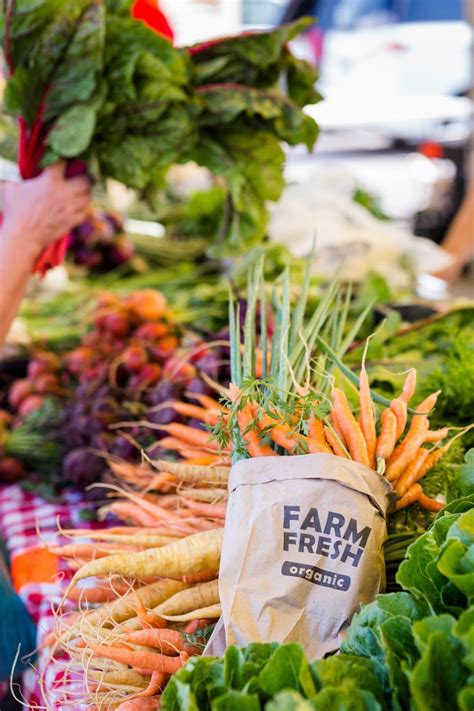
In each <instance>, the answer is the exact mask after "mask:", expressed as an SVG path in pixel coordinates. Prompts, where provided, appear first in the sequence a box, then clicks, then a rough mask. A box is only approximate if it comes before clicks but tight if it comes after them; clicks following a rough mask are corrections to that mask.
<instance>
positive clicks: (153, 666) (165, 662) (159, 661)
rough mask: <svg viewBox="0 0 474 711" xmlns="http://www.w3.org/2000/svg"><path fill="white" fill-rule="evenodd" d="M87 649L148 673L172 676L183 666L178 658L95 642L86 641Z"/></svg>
mask: <svg viewBox="0 0 474 711" xmlns="http://www.w3.org/2000/svg"><path fill="white" fill-rule="evenodd" d="M87 648H88V649H91V650H92V651H93V652H94V654H96V655H97V656H99V657H105V659H112V660H113V661H115V662H120V663H121V664H129V665H130V666H132V667H140V668H141V669H149V670H150V671H152V672H153V671H158V672H166V673H167V674H174V673H175V672H177V671H178V669H181V667H182V666H183V663H184V662H183V660H182V659H181V658H180V657H168V656H165V655H163V654H158V653H154V652H133V651H131V650H129V649H122V648H121V647H116V646H108V645H105V644H96V643H95V642H91V641H87Z"/></svg>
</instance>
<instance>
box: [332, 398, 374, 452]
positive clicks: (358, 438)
mask: <svg viewBox="0 0 474 711" xmlns="http://www.w3.org/2000/svg"><path fill="white" fill-rule="evenodd" d="M331 397H332V403H333V407H332V413H333V414H334V418H335V420H336V421H337V423H338V425H339V427H340V429H341V432H342V434H343V435H344V438H345V440H346V442H347V447H348V449H349V452H350V455H351V457H352V459H354V460H355V461H356V462H359V463H360V464H365V465H366V466H369V455H368V453H367V445H366V443H365V439H364V436H363V434H362V430H361V428H360V427H359V424H358V422H357V421H356V419H355V417H354V415H353V414H352V410H351V408H350V405H349V402H348V401H347V397H346V395H345V393H344V392H343V391H342V390H341V389H340V388H333V391H332V393H331Z"/></svg>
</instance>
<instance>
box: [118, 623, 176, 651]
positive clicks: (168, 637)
mask: <svg viewBox="0 0 474 711" xmlns="http://www.w3.org/2000/svg"><path fill="white" fill-rule="evenodd" d="M125 640H126V641H127V642H131V643H132V644H141V645H144V646H146V647H156V649H159V650H160V652H161V653H162V654H171V655H172V654H178V653H179V652H181V651H182V650H183V649H184V644H185V642H184V637H183V635H182V634H181V632H177V631H176V630H168V629H148V630H138V631H137V632H130V633H129V634H127V635H125Z"/></svg>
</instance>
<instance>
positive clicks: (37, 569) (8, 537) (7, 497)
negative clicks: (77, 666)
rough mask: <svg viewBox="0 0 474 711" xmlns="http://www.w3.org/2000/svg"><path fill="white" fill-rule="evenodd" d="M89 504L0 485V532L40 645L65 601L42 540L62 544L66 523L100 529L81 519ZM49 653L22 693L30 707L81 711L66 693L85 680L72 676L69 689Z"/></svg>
mask: <svg viewBox="0 0 474 711" xmlns="http://www.w3.org/2000/svg"><path fill="white" fill-rule="evenodd" d="M85 508H87V504H86V503H85V502H84V501H83V499H82V498H81V496H80V494H78V493H73V492H71V493H68V494H66V495H65V497H64V502H63V503H61V504H55V503H49V502H47V501H45V500H44V499H42V498H40V497H38V496H34V495H32V494H30V493H26V492H24V491H23V490H22V489H21V488H20V487H19V486H4V487H0V536H1V537H2V538H3V540H4V542H5V544H6V546H7V549H8V552H9V555H10V561H11V568H12V577H13V581H14V584H15V588H16V590H17V592H18V594H19V596H20V597H21V599H22V600H23V602H24V603H25V605H26V607H27V609H28V611H29V613H30V615H31V616H32V617H33V619H34V621H35V623H36V624H37V641H38V646H39V645H40V644H41V642H42V640H43V639H44V637H45V636H46V634H48V632H49V631H51V629H52V627H53V624H54V615H53V612H52V607H53V606H54V605H57V604H58V603H59V602H60V599H61V590H60V586H59V585H58V582H57V578H58V573H60V572H61V571H60V570H59V569H58V567H57V563H56V562H55V560H54V559H53V558H52V557H51V556H49V557H47V556H48V554H47V553H46V552H45V551H44V546H43V543H44V542H47V543H53V542H56V543H57V541H58V539H57V536H55V533H56V532H57V530H58V523H60V525H61V526H62V527H72V526H75V527H77V528H95V527H97V524H91V523H90V522H88V521H86V520H84V518H83V517H82V513H81V512H82V511H84V509H85ZM49 657H50V652H49V651H48V650H44V651H43V652H41V653H40V656H39V660H38V661H37V662H36V668H35V669H33V668H32V669H31V670H28V671H26V672H25V673H24V674H23V680H22V685H21V693H22V698H23V699H24V703H25V705H26V707H27V708H29V709H34V708H36V707H40V708H43V709H44V708H45V706H46V703H47V708H48V709H54V710H55V711H56V710H58V711H60V710H61V711H62V710H63V709H64V711H66V709H68V710H69V711H71V710H72V709H74V711H76V710H77V711H80V709H81V706H80V705H79V704H78V703H77V697H76V701H74V695H72V697H71V701H70V702H68V701H67V699H66V696H65V694H67V692H68V691H70V692H71V693H72V694H73V692H74V690H75V689H74V686H76V690H79V688H78V687H79V685H80V684H81V680H80V679H76V680H74V679H71V678H69V679H68V682H67V687H66V685H65V683H64V676H65V673H66V672H65V669H64V666H63V665H62V661H61V660H60V659H59V660H56V661H54V662H52V661H51V660H50V659H49ZM42 689H43V693H42ZM17 693H18V690H17ZM1 696H2V690H1V689H0V698H1ZM45 702H46V703H45ZM0 708H1V706H0Z"/></svg>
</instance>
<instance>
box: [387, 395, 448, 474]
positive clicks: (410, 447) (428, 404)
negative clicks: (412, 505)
mask: <svg viewBox="0 0 474 711" xmlns="http://www.w3.org/2000/svg"><path fill="white" fill-rule="evenodd" d="M438 395H439V393H433V394H432V395H429V396H428V397H427V398H426V399H425V400H423V402H422V403H421V404H420V405H418V407H417V408H416V411H415V412H416V414H415V415H413V417H412V420H411V424H410V428H409V430H408V432H407V435H406V437H405V439H404V440H403V441H402V442H401V443H400V444H399V445H398V447H396V448H395V450H394V451H393V453H392V455H391V457H390V458H389V460H388V467H387V472H386V477H387V479H388V481H396V480H397V479H398V477H399V476H400V474H401V473H402V471H403V470H404V469H405V467H406V466H407V465H408V464H409V463H410V462H411V461H412V459H413V458H414V456H415V455H416V452H417V451H418V449H419V447H420V445H421V444H422V442H423V438H424V435H425V433H426V431H427V430H428V426H429V423H428V413H429V412H430V411H431V410H432V409H433V407H434V406H435V403H436V399H437V397H438ZM422 413H423V414H422Z"/></svg>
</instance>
